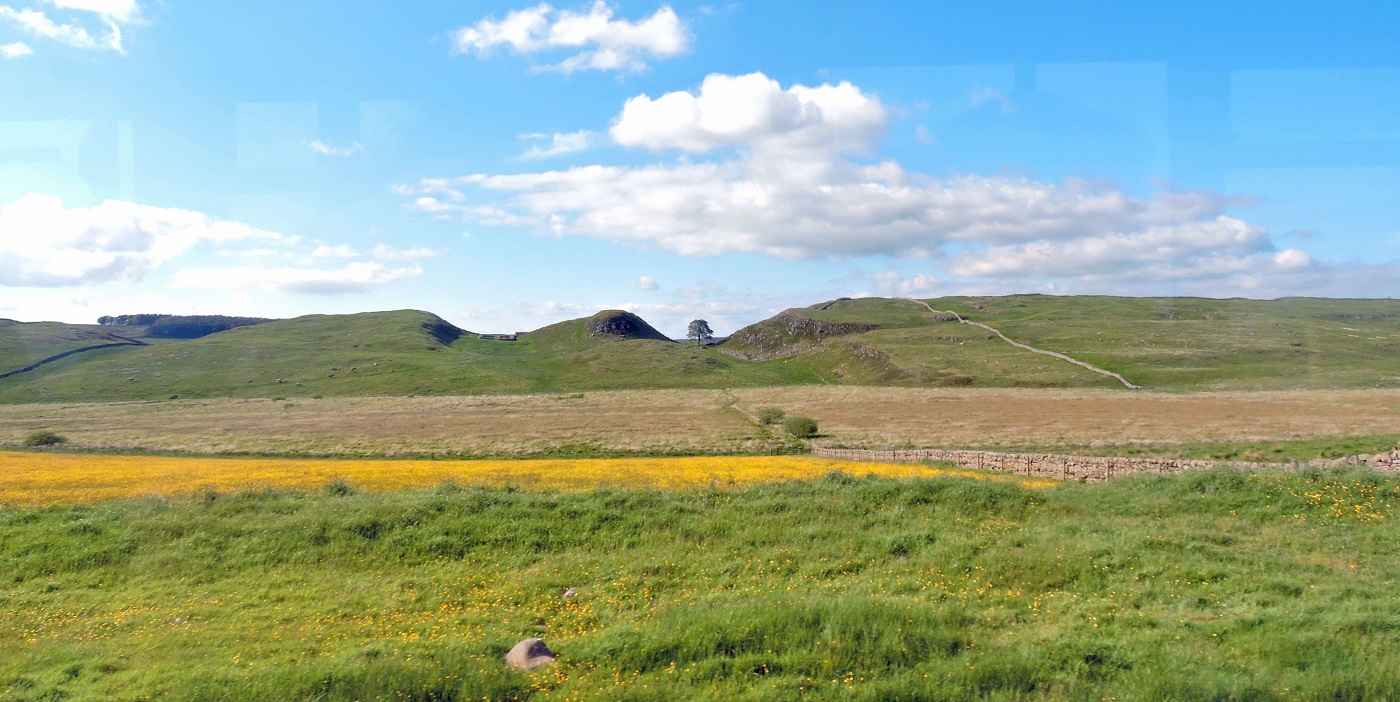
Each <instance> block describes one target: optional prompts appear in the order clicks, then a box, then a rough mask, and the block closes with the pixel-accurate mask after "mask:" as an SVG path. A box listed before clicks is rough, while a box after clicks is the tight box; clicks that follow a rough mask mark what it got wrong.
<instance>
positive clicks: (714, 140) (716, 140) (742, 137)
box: [609, 73, 889, 157]
mask: <svg viewBox="0 0 1400 702" xmlns="http://www.w3.org/2000/svg"><path fill="white" fill-rule="evenodd" d="M888 123H889V115H888V113H887V112H886V110H885V108H884V106H883V105H881V104H880V101H879V100H877V99H875V98H873V97H871V96H868V95H866V94H865V93H863V92H861V91H860V89H859V88H856V87H855V86H853V85H851V84H850V83H840V84H837V85H830V84H827V85H821V86H817V87H814V88H813V87H807V86H803V85H794V86H792V87H790V88H788V89H786V90H784V89H783V88H782V86H781V85H779V84H778V82H777V81H775V80H773V79H771V78H769V77H768V76H765V75H763V74H762V73H750V74H748V75H743V76H727V75H720V74H712V75H710V76H707V77H706V78H705V81H704V82H703V83H702V84H701V85H700V90H699V92H698V93H690V92H686V91H678V92H672V93H666V94H665V95H662V96H661V97H659V98H656V99H654V100H653V99H652V98H650V97H648V96H646V95H640V96H637V97H634V98H631V99H629V100H628V101H627V103H626V104H625V105H624V106H623V108H622V114H621V115H620V116H618V118H617V121H616V122H614V123H613V126H612V129H611V130H610V131H609V133H610V134H611V135H612V138H613V139H614V140H615V141H616V142H617V143H619V144H622V145H623V146H640V147H645V148H648V149H651V150H653V151H659V150H663V149H680V150H682V151H689V152H691V153H700V152H705V151H710V150H712V149H716V148H720V147H725V146H745V147H747V148H750V149H754V150H759V151H763V152H765V153H768V154H774V155H776V154H777V153H778V152H781V153H783V154H784V155H793V154H799V153H807V152H813V151H815V152H817V153H818V154H820V155H822V156H824V157H829V155H831V154H847V153H865V152H868V151H870V150H871V149H873V148H874V145H875V140H876V139H877V138H878V137H879V136H880V135H881V134H882V133H884V131H885V128H886V126H887V125H888Z"/></svg>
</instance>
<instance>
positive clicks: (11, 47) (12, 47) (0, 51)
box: [0, 41, 34, 59]
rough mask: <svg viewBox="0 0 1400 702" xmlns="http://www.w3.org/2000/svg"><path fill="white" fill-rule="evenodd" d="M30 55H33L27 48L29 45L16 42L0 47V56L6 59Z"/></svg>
mask: <svg viewBox="0 0 1400 702" xmlns="http://www.w3.org/2000/svg"><path fill="white" fill-rule="evenodd" d="M32 53H34V50H33V49H31V48H29V45H28V44H25V43H24V42H18V41H17V42H15V43H13V44H5V45H3V46H0V56H4V57H5V58H7V59H12V58H19V57H21V56H28V55H30V54H32Z"/></svg>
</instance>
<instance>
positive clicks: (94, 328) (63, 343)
mask: <svg viewBox="0 0 1400 702" xmlns="http://www.w3.org/2000/svg"><path fill="white" fill-rule="evenodd" d="M144 332H145V329H144V328H141V327H134V328H129V327H104V326H100V325H96V324H63V323H60V322H31V323H25V322H16V321H14V320H12V319H0V376H4V375H7V374H12V373H18V372H20V371H22V370H23V369H25V368H28V367H30V366H31V365H34V364H40V363H44V362H45V360H46V359H52V358H55V357H58V356H62V355H64V354H75V353H78V352H84V351H85V350H87V349H93V350H98V349H101V348H105V347H110V346H114V345H127V344H129V345H132V346H138V345H140V344H141V343H142V342H140V341H137V340H135V339H133V338H131V337H133V336H139V335H141V334H143V333H144Z"/></svg>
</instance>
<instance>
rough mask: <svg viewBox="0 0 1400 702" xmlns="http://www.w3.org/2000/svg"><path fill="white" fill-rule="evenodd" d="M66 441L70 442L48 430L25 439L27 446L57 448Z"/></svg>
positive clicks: (32, 433) (42, 430)
mask: <svg viewBox="0 0 1400 702" xmlns="http://www.w3.org/2000/svg"><path fill="white" fill-rule="evenodd" d="M66 441H68V439H67V438H65V437H63V436H59V435H58V434H55V433H53V432H51V431H49V430H48V429H40V430H39V431H36V432H31V433H30V434H29V435H28V436H26V437H24V445H25V446H57V445H59V444H61V443H64V442H66Z"/></svg>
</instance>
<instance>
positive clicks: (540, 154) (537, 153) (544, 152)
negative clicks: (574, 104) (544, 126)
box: [520, 130, 595, 161]
mask: <svg viewBox="0 0 1400 702" xmlns="http://www.w3.org/2000/svg"><path fill="white" fill-rule="evenodd" d="M594 137H595V135H594V133H593V132H590V131H588V130H583V131H578V132H569V133H567V134H560V133H558V132H555V133H553V134H521V135H520V138H521V139H523V140H525V141H527V142H530V149H529V150H528V151H526V152H525V153H524V154H521V156H520V157H521V158H523V159H525V160H527V161H533V160H536V159H542V158H552V157H554V156H563V155H565V154H573V153H578V152H580V151H587V150H588V149H590V148H592V147H593V140H594Z"/></svg>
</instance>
